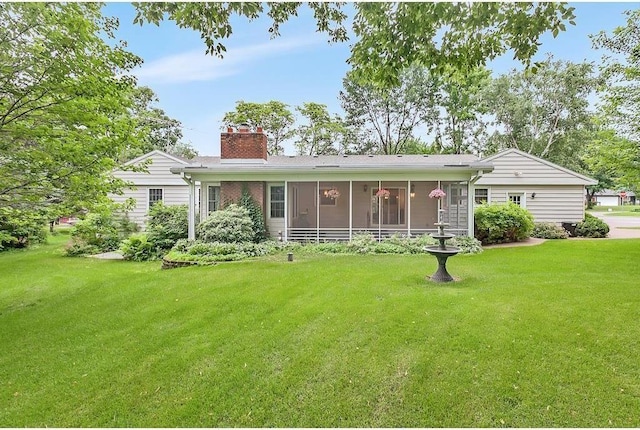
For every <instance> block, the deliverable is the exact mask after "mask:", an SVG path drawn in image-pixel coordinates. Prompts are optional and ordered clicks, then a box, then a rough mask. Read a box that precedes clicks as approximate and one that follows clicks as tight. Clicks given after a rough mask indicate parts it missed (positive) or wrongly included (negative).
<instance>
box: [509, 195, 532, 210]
mask: <svg viewBox="0 0 640 430" xmlns="http://www.w3.org/2000/svg"><path fill="white" fill-rule="evenodd" d="M511 196H514V197H515V196H518V197H520V207H521V208H526V207H527V193H525V192H524V191H509V192H507V202H510V201H511ZM514 203H515V202H514Z"/></svg>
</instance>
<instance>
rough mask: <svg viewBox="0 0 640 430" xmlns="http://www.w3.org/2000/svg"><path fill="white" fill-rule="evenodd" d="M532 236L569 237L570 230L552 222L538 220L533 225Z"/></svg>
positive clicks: (543, 237)
mask: <svg viewBox="0 0 640 430" xmlns="http://www.w3.org/2000/svg"><path fill="white" fill-rule="evenodd" d="M531 237H537V238H538V239H567V238H568V237H569V232H568V231H567V230H565V229H564V228H562V227H560V226H558V225H556V224H554V223H552V222H537V223H535V225H534V226H533V233H531Z"/></svg>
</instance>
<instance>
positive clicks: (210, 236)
mask: <svg viewBox="0 0 640 430" xmlns="http://www.w3.org/2000/svg"><path fill="white" fill-rule="evenodd" d="M196 234H197V236H198V238H199V239H200V240H202V241H203V242H222V243H242V242H252V241H253V239H254V232H253V222H252V221H251V217H250V216H249V211H248V210H247V209H246V208H244V207H242V206H238V205H236V204H230V205H229V206H227V207H226V208H224V209H222V210H219V211H215V212H211V214H209V218H207V219H206V220H204V221H203V222H201V223H200V224H198V227H197V228H196Z"/></svg>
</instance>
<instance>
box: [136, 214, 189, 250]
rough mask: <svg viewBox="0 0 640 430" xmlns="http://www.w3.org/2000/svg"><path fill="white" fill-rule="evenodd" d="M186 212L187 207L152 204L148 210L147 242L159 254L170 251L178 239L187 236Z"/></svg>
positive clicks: (187, 217) (187, 221) (187, 219)
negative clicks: (159, 252) (156, 249)
mask: <svg viewBox="0 0 640 430" xmlns="http://www.w3.org/2000/svg"><path fill="white" fill-rule="evenodd" d="M188 212H189V208H188V207H187V205H173V206H165V205H164V204H163V203H162V202H158V203H156V204H154V205H153V207H152V208H151V210H149V220H148V221H147V230H146V232H147V240H148V241H149V242H151V243H152V244H153V245H154V246H155V247H156V248H158V250H160V251H161V252H162V251H166V250H169V249H171V247H173V245H175V244H176V242H177V241H178V240H179V239H184V238H187V237H188V235H189V216H188Z"/></svg>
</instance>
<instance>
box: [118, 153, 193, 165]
mask: <svg viewBox="0 0 640 430" xmlns="http://www.w3.org/2000/svg"><path fill="white" fill-rule="evenodd" d="M154 155H162V156H163V157H165V158H168V159H170V160H172V161H175V162H176V163H180V164H184V165H185V166H188V165H189V162H188V161H185V160H182V159H180V158H177V157H175V156H173V155H171V154H167V153H166V152H163V151H160V150H159V149H154V150H153V151H151V152H147V153H146V154H142V155H141V156H139V157H136V158H134V159H133V160H129V161H127V162H126V163H124V164H123V166H130V165H132V164H136V163H139V162H141V161H143V160H146V159H147V158H150V157H152V156H154Z"/></svg>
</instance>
